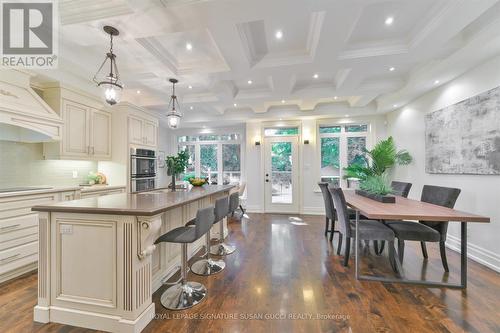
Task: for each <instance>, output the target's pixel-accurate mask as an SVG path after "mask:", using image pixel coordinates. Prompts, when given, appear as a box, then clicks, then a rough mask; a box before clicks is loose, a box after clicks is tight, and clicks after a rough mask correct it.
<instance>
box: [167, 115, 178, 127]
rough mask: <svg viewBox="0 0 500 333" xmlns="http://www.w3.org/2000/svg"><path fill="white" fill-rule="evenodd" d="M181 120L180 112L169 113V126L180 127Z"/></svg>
mask: <svg viewBox="0 0 500 333" xmlns="http://www.w3.org/2000/svg"><path fill="white" fill-rule="evenodd" d="M180 122H181V117H180V115H179V114H178V113H172V112H170V113H169V114H167V123H168V127H170V128H172V129H176V128H178V127H179V124H180Z"/></svg>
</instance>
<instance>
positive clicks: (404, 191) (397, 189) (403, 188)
mask: <svg viewBox="0 0 500 333" xmlns="http://www.w3.org/2000/svg"><path fill="white" fill-rule="evenodd" d="M411 186H412V183H405V182H398V181H395V180H394V181H392V182H391V188H392V194H394V195H396V196H399V197H403V198H408V194H410V190H411ZM382 222H384V221H382ZM384 246H385V243H384V242H381V244H380V248H379V244H378V241H373V247H374V248H375V253H376V254H378V255H380V254H382V251H384Z"/></svg>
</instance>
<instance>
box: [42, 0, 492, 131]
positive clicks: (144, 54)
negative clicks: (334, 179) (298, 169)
mask: <svg viewBox="0 0 500 333" xmlns="http://www.w3.org/2000/svg"><path fill="white" fill-rule="evenodd" d="M60 13H61V29H60V30H61V45H60V64H61V65H60V67H61V70H64V71H68V72H72V73H73V74H75V75H77V76H80V77H82V78H84V79H85V80H88V81H90V79H91V78H92V76H93V74H94V72H95V70H97V68H98V66H99V64H100V62H102V60H103V58H104V54H105V52H106V51H107V49H108V39H107V36H106V35H105V34H104V32H103V31H102V27H103V26H104V25H113V26H115V27H117V28H118V29H119V30H120V35H119V36H118V37H117V38H116V39H115V47H114V49H115V52H116V53H117V55H118V66H119V69H120V73H121V75H122V78H123V81H124V83H125V85H126V89H125V97H124V98H125V99H126V100H129V101H131V102H133V103H136V104H138V105H141V106H143V107H146V108H148V109H150V110H152V111H153V112H158V113H159V114H162V113H165V112H166V108H167V104H168V100H169V96H170V85H169V83H168V78H170V77H176V78H178V79H179V81H180V83H179V87H178V95H179V99H180V102H181V106H182V107H183V111H184V113H185V118H184V122H183V125H185V126H197V125H199V124H200V123H202V122H206V121H212V122H215V123H217V124H221V125H227V124H228V123H234V122H241V121H245V120H248V119H256V118H276V117H297V116H308V115H315V116H344V115H345V114H346V113H349V114H351V115H355V114H367V113H377V112H386V111H389V110H391V109H393V108H394V107H398V106H401V105H403V104H405V103H407V102H409V101H410V100H412V99H413V98H415V97H417V96H419V95H420V94H422V93H424V92H425V91H427V90H429V89H432V88H433V87H435V85H436V84H442V83H444V82H446V81H448V80H451V79H453V78H454V77H456V76H458V75H460V74H461V73H463V72H464V71H466V70H467V69H469V68H470V67H472V66H475V65H477V64H478V63H479V62H480V61H484V60H485V59H486V58H488V57H491V56H493V55H495V54H498V53H500V37H499V34H498V31H500V4H499V3H498V1H497V0H418V1H416V0H393V1H387V0H205V1H203V0H150V1H145V0H107V1H99V0H78V1H77V0H62V1H60ZM391 20H392V22H391ZM49 76H50V75H49ZM435 81H439V83H435Z"/></svg>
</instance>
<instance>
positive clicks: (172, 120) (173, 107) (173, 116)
mask: <svg viewBox="0 0 500 333" xmlns="http://www.w3.org/2000/svg"><path fill="white" fill-rule="evenodd" d="M169 81H170V82H171V83H172V96H170V102H168V109H169V110H170V111H168V113H167V123H168V127H170V128H172V129H176V128H177V127H179V124H180V122H181V118H182V113H181V110H180V109H181V107H180V105H179V102H178V101H177V96H175V84H176V83H177V82H179V81H178V80H177V79H169Z"/></svg>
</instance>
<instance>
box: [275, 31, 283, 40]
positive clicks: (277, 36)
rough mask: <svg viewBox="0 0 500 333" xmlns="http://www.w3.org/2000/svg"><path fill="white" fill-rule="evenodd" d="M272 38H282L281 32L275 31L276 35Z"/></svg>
mask: <svg viewBox="0 0 500 333" xmlns="http://www.w3.org/2000/svg"><path fill="white" fill-rule="evenodd" d="M274 37H276V39H281V38H283V31H281V30H277V31H276V33H275V34H274Z"/></svg>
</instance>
